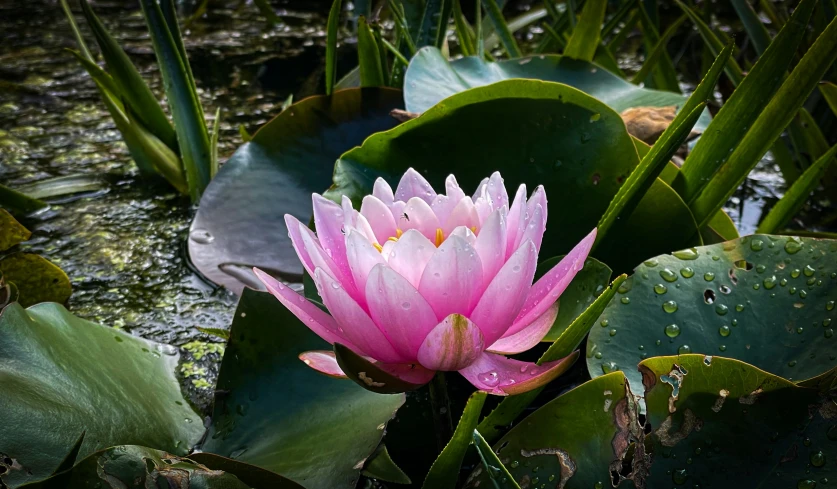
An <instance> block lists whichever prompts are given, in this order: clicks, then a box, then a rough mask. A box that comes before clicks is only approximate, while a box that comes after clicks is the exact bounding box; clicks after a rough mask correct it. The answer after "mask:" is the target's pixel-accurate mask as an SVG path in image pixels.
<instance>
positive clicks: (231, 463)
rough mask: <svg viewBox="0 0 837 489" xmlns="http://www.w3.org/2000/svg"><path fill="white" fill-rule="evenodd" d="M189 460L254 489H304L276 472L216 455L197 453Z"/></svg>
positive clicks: (191, 455) (190, 456)
mask: <svg viewBox="0 0 837 489" xmlns="http://www.w3.org/2000/svg"><path fill="white" fill-rule="evenodd" d="M189 460H192V461H195V462H197V463H199V464H201V465H204V466H206V467H208V468H210V469H212V470H222V471H224V472H227V473H228V474H233V475H235V476H236V477H238V479H239V480H241V481H242V482H244V483H245V484H247V486H248V487H252V488H262V487H264V488H271V489H272V488H276V489H302V487H303V486H302V485H300V484H297V483H296V482H294V481H292V480H290V479H288V478H285V477H282V476H281V475H279V474H277V473H275V472H271V471H269V470H265V469H263V468H261V467H256V466H255V465H250V464H246V463H244V462H241V461H238V460H233V459H231V458H227V457H222V456H220V455H215V454H214V453H207V452H195V453H192V454H190V455H189Z"/></svg>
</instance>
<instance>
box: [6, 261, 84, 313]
mask: <svg viewBox="0 0 837 489" xmlns="http://www.w3.org/2000/svg"><path fill="white" fill-rule="evenodd" d="M0 275H2V277H3V280H4V281H6V282H11V283H13V284H15V286H16V287H17V290H18V293H19V297H18V302H20V304H21V305H22V306H23V307H29V306H32V305H35V304H38V303H41V302H57V303H59V304H63V303H65V302H67V299H69V298H70V294H71V293H72V290H73V289H72V285H70V279H69V278H68V277H67V274H66V273H64V271H63V270H61V269H60V268H58V267H57V266H55V265H54V264H53V263H52V262H51V261H49V260H47V259H46V258H44V257H42V256H40V255H34V254H31V253H15V254H13V255H9V256H5V257H3V258H2V259H0Z"/></svg>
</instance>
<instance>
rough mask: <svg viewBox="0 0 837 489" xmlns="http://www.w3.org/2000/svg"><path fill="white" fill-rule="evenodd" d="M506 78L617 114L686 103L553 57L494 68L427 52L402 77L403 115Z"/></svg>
mask: <svg viewBox="0 0 837 489" xmlns="http://www.w3.org/2000/svg"><path fill="white" fill-rule="evenodd" d="M510 78H529V79H535V80H544V81H551V82H558V83H563V84H566V85H569V86H571V87H574V88H577V89H579V90H581V91H582V92H585V93H587V94H588V95H592V96H593V97H595V98H597V99H599V100H601V101H602V102H604V103H605V104H607V105H608V106H610V107H611V108H612V109H613V110H615V111H616V112H619V113H622V112H624V111H625V110H627V109H631V108H634V107H668V106H672V105H674V106H677V107H681V106H682V105H683V103H685V102H686V99H687V98H688V97H687V96H684V95H680V94H676V93H672V92H667V91H663V90H652V89H648V88H640V87H638V86H636V85H634V84H633V83H630V82H628V81H626V80H623V79H622V78H619V77H618V76H616V75H614V74H613V73H611V72H609V71H608V70H606V69H604V68H602V67H601V66H598V65H596V64H594V63H589V62H586V61H581V60H577V59H572V58H569V57H564V56H560V55H555V54H549V55H544V54H541V55H534V56H527V57H523V58H517V59H509V60H503V61H497V62H492V61H485V60H482V59H480V58H478V57H476V56H468V57H464V58H460V59H457V60H454V61H449V60H448V59H446V58H445V56H444V55H443V54H442V52H441V51H439V50H438V49H436V48H434V47H426V48H423V49H421V50H419V51H418V52H417V53H416V55H415V56H413V58H412V59H411V60H410V66H409V67H408V68H407V72H406V74H405V75H404V103H405V104H406V106H407V110H408V111H410V112H417V113H421V112H424V111H426V110H428V109H429V108H430V107H432V106H434V105H436V104H437V103H439V102H440V101H442V100H443V99H445V98H447V97H450V96H451V95H454V94H456V93H459V92H462V91H465V90H468V89H469V88H474V87H481V86H484V85H489V84H491V83H495V82H498V81H501V80H508V79H510ZM711 121H712V118H711V117H710V115H709V112H708V111H707V112H705V113H704V114H703V115H702V116H701V117H700V119H699V120H698V122H697V124H696V125H695V130H696V131H700V132H702V131H703V130H704V129H706V126H708V125H709V123H710V122H711Z"/></svg>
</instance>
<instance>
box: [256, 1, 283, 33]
mask: <svg viewBox="0 0 837 489" xmlns="http://www.w3.org/2000/svg"><path fill="white" fill-rule="evenodd" d="M253 3H255V4H256V7H258V9H259V13H261V14H262V15H263V16H264V18H265V19H266V20H267V25H268V27H273V26H274V25H275V24H281V23H282V17H279V16H278V15H276V12H274V11H273V7H271V6H270V2H268V1H267V0H253Z"/></svg>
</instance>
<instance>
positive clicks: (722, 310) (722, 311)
mask: <svg viewBox="0 0 837 489" xmlns="http://www.w3.org/2000/svg"><path fill="white" fill-rule="evenodd" d="M728 312H729V308H728V307H727V306H725V305H723V304H718V305H717V306H715V313H717V314H718V315H719V316H726V315H727V313H728Z"/></svg>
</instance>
